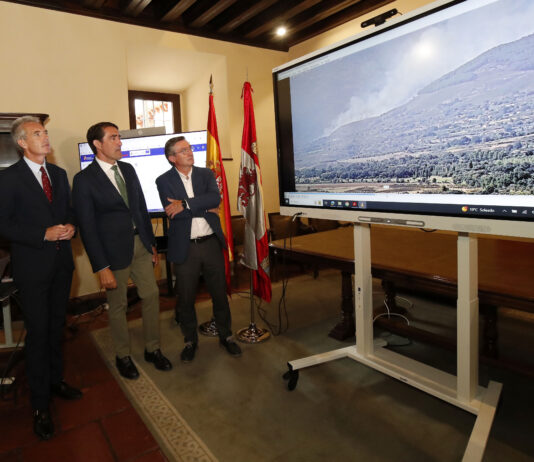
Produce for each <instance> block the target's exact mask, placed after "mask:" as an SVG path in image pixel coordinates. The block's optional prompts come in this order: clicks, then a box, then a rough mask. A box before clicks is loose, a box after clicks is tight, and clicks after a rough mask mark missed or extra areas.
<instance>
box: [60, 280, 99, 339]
mask: <svg viewBox="0 0 534 462" xmlns="http://www.w3.org/2000/svg"><path fill="white" fill-rule="evenodd" d="M100 293H101V294H103V293H104V292H103V290H102V289H100ZM108 309H109V305H108V304H107V302H104V303H101V304H100V305H98V306H96V307H95V308H93V309H92V310H91V311H87V312H85V313H81V314H78V315H76V316H73V319H72V322H71V323H70V324H69V325H68V326H67V329H68V330H69V331H70V332H71V333H73V334H75V333H77V332H78V326H79V325H81V324H91V323H92V322H94V321H95V320H96V319H97V318H98V317H99V316H100V315H101V314H102V313H103V312H104V311H107V310H108ZM81 319H84V320H83V321H81Z"/></svg>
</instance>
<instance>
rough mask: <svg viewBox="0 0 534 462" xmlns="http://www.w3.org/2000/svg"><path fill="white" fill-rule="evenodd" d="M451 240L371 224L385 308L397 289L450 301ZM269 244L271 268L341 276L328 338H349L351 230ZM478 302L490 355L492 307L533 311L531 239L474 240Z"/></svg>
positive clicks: (454, 260) (453, 281) (351, 323)
mask: <svg viewBox="0 0 534 462" xmlns="http://www.w3.org/2000/svg"><path fill="white" fill-rule="evenodd" d="M456 240H457V236H456V235H455V234H454V233H448V232H444V231H439V232H424V231H422V230H420V229H410V228H396V227H392V226H384V225H373V226H372V227H371V262H372V274H373V277H375V278H379V279H381V280H382V285H383V288H384V290H385V293H386V301H387V303H388V306H389V307H390V308H392V309H394V310H395V308H396V305H395V294H396V290H397V289H398V288H399V287H403V288H407V289H410V290H413V291H417V292H422V293H429V294H433V295H436V294H438V295H440V296H445V297H448V298H451V299H455V298H456V283H457V274H456V273H457V268H456V266H457V252H456ZM289 246H290V240H289V239H286V240H285V243H284V240H283V239H280V240H277V241H273V242H271V243H270V252H271V265H272V267H273V269H274V270H275V271H276V269H277V266H278V265H279V262H280V260H281V259H282V258H284V257H287V258H290V259H291V260H297V261H300V262H304V263H309V264H314V265H320V266H324V267H329V268H337V269H339V270H340V271H341V274H342V287H341V293H342V307H341V308H342V313H343V317H342V320H341V321H340V322H339V323H338V324H337V325H336V326H335V327H334V328H333V329H332V331H331V332H330V334H329V335H330V336H331V337H333V338H336V339H338V340H344V339H346V338H348V337H350V336H352V335H354V303H353V297H352V282H351V275H352V274H354V239H353V230H352V226H348V227H342V228H338V229H334V230H331V231H324V232H320V233H315V234H307V235H303V236H296V237H293V238H292V239H291V248H289ZM478 248H479V253H478V266H479V273H478V275H479V301H480V310H481V312H482V313H483V314H484V321H485V324H484V329H483V337H484V344H483V345H484V346H483V351H482V352H483V353H484V354H485V355H488V356H490V357H496V356H497V354H498V347H497V328H496V322H497V307H499V306H506V307H509V308H516V309H519V310H523V311H529V312H534V240H529V239H520V240H510V239H498V238H496V237H488V236H479V245H478Z"/></svg>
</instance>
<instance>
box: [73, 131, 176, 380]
mask: <svg viewBox="0 0 534 462" xmlns="http://www.w3.org/2000/svg"><path fill="white" fill-rule="evenodd" d="M87 142H88V143H89V145H90V146H91V149H92V151H93V152H94V153H95V160H94V161H93V162H92V163H91V164H90V165H89V166H87V168H85V169H84V170H82V171H81V172H79V173H77V174H76V176H75V177H74V181H73V187H72V197H73V202H74V209H75V212H76V216H77V219H78V224H79V226H80V230H81V236H82V240H83V243H84V246H85V250H86V251H87V255H88V256H89V260H90V261H91V266H92V267H93V271H94V272H95V273H97V274H98V277H99V279H100V284H101V285H102V287H104V288H105V289H106V295H107V299H108V303H109V324H110V329H111V337H112V339H113V343H114V346H115V352H116V360H115V363H116V365H117V369H118V370H119V372H120V374H121V375H122V376H123V377H126V378H128V379H136V378H137V377H139V372H138V370H137V368H136V366H135V364H134V363H133V361H132V359H131V357H130V341H129V333H128V323H127V320H126V309H127V307H128V300H127V289H128V279H129V278H130V277H131V278H132V280H133V281H134V282H135V284H136V286H137V292H138V294H139V297H141V300H142V304H143V307H142V314H143V334H144V339H145V360H146V361H147V362H151V363H153V364H154V365H155V366H156V368H157V369H159V370H163V371H167V370H169V369H171V368H172V365H171V363H170V361H169V360H168V359H167V358H166V357H165V356H163V354H162V353H161V350H160V345H159V339H160V336H159V289H158V286H157V284H156V279H155V277H154V270H153V264H157V262H158V254H157V252H156V248H155V247H154V241H155V239H154V232H153V230H152V223H151V221H150V216H149V215H148V211H147V207H146V203H145V197H144V195H143V191H142V189H141V184H140V183H139V179H138V178H137V175H136V173H135V169H134V168H133V166H132V165H130V164H128V163H126V162H120V159H122V152H121V146H122V142H121V139H120V135H119V130H118V127H117V126H116V125H115V124H113V123H110V122H100V123H98V124H95V125H93V126H92V127H90V128H89V130H88V131H87Z"/></svg>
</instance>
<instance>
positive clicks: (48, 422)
mask: <svg viewBox="0 0 534 462" xmlns="http://www.w3.org/2000/svg"><path fill="white" fill-rule="evenodd" d="M33 431H34V432H35V434H36V435H37V436H38V437H39V438H41V439H42V440H49V439H50V438H52V436H54V422H52V416H51V415H50V411H49V410H48V409H38V410H36V411H33Z"/></svg>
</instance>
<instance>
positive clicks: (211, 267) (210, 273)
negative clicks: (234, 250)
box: [173, 236, 232, 342]
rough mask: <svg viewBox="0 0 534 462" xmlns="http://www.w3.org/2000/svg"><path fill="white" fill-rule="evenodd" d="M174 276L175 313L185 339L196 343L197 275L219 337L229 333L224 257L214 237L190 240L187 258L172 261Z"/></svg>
mask: <svg viewBox="0 0 534 462" xmlns="http://www.w3.org/2000/svg"><path fill="white" fill-rule="evenodd" d="M173 270H174V275H175V276H176V296H177V302H176V311H177V313H176V315H177V317H179V320H180V327H181V329H182V334H183V335H184V339H185V341H186V342H197V341H198V332H197V315H196V311H195V299H196V295H197V288H198V281H199V278H200V274H202V275H203V277H204V281H205V283H206V287H207V289H208V292H209V294H210V295H211V299H212V301H213V316H214V317H215V324H216V325H217V329H218V330H219V337H220V338H221V339H226V338H227V337H229V336H230V335H232V329H231V325H232V318H231V315H230V305H229V304H228V297H227V295H226V276H225V272H224V256H223V252H222V248H221V245H220V243H219V240H218V239H217V238H216V237H215V236H213V237H212V238H210V239H207V240H205V241H202V242H199V243H194V242H191V245H190V247H189V253H188V255H187V259H186V260H185V262H183V263H174V264H173Z"/></svg>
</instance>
